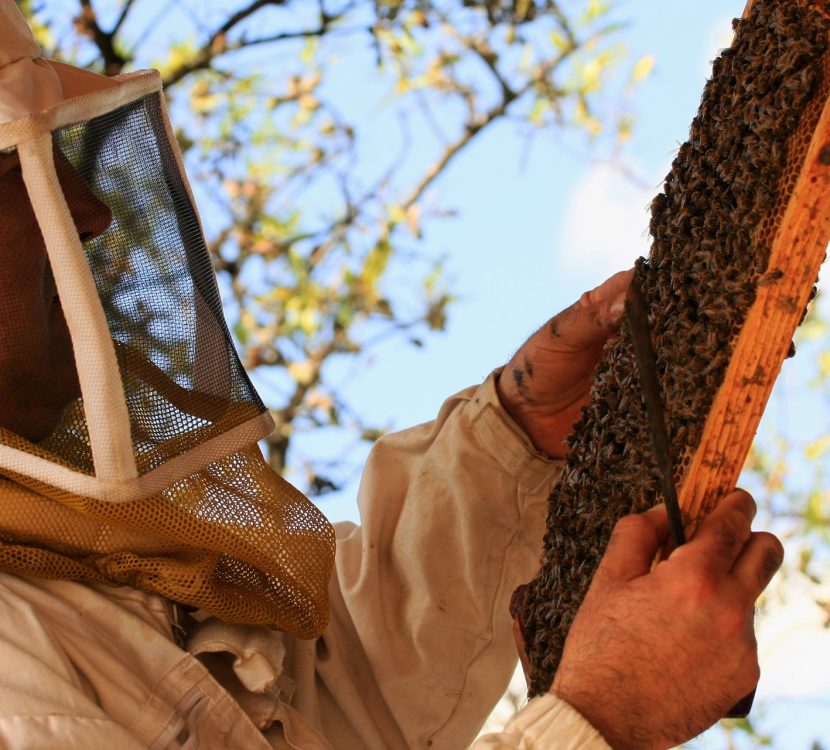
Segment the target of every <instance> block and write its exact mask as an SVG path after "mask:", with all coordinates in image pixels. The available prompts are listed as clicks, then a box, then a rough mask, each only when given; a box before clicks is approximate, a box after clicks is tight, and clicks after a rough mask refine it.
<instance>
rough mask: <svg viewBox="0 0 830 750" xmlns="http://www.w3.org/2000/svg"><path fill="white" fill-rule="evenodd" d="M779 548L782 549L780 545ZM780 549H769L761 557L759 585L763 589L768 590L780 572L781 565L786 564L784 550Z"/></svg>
mask: <svg viewBox="0 0 830 750" xmlns="http://www.w3.org/2000/svg"><path fill="white" fill-rule="evenodd" d="M778 547H780V543H779V545H778ZM778 547H768V548H767V549H765V550H764V553H763V554H762V555H761V563H760V565H759V568H758V583H759V584H760V586H761V588H766V586H767V585H768V584H769V582H770V581H771V580H772V579H773V576H774V575H775V574H776V573H777V572H778V569H779V568H780V567H781V563H783V562H784V554H783V548H781V549H779V548H778Z"/></svg>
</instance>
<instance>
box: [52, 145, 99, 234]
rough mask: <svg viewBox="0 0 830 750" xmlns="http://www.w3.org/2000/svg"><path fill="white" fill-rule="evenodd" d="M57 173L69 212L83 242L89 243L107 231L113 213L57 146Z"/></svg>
mask: <svg viewBox="0 0 830 750" xmlns="http://www.w3.org/2000/svg"><path fill="white" fill-rule="evenodd" d="M55 172H57V175H58V180H59V182H60V184H61V188H62V189H63V195H64V197H65V198H66V202H67V204H68V205H69V212H70V213H71V214H72V219H73V220H74V222H75V227H76V228H77V230H78V236H79V237H80V238H81V242H89V241H90V240H94V239H95V238H96V237H99V236H100V235H102V234H103V233H104V232H106V231H107V227H109V225H110V223H111V222H112V211H110V209H109V207H108V206H107V205H106V204H105V203H103V202H102V201H100V200H98V197H97V196H96V195H95V193H93V192H92V190H90V188H89V186H88V185H87V184H86V182H85V181H84V179H83V178H82V177H81V175H80V174H79V173H78V170H77V169H75V167H73V166H72V163H71V162H70V161H69V159H67V158H66V157H65V156H64V155H63V153H62V152H61V150H60V149H59V148H58V147H57V146H55Z"/></svg>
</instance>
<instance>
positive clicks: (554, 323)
mask: <svg viewBox="0 0 830 750" xmlns="http://www.w3.org/2000/svg"><path fill="white" fill-rule="evenodd" d="M633 275H634V269H630V270H628V271H620V272H619V273H616V274H614V275H613V276H611V277H610V278H609V279H607V280H606V281H604V282H603V283H602V284H600V285H599V286H598V287H596V288H595V289H592V290H591V291H590V292H585V294H583V295H582V296H581V297H580V298H579V300H578V301H577V302H576V303H575V304H573V305H571V306H570V307H569V308H568V309H567V310H564V311H563V312H561V313H559V315H557V316H556V317H554V318H553V320H551V322H550V327H549V330H550V333H551V334H552V335H553V337H554V338H557V339H561V340H562V342H563V343H564V344H567V346H568V347H569V348H571V349H573V350H579V349H581V348H584V347H587V346H591V345H593V344H596V343H597V342H602V341H605V340H606V339H607V338H608V337H609V335H610V334H612V333H614V332H615V331H616V330H617V329H618V328H619V325H620V320H621V319H622V315H623V312H624V309H625V293H626V291H627V290H628V287H629V285H630V283H631V278H632V276H633Z"/></svg>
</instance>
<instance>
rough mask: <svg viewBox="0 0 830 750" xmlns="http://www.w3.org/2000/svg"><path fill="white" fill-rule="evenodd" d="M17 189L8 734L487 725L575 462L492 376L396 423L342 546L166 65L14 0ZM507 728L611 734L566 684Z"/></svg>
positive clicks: (4, 24)
mask: <svg viewBox="0 0 830 750" xmlns="http://www.w3.org/2000/svg"><path fill="white" fill-rule="evenodd" d="M0 199H1V200H0V265H2V270H1V271H0V329H2V336H0V341H1V342H2V343H0V492H2V499H0V571H2V572H0V664H2V669H0V744H4V745H5V746H9V747H60V748H70V747H79V748H80V747H83V748H97V747H101V748H109V749H110V750H111V749H112V748H115V747H117V748H138V747H154V748H155V747H159V748H167V747H171V748H176V747H199V748H214V747H215V748H236V747H245V748H255V747H295V748H303V749H304V750H306V749H308V748H325V747H335V748H353V747H355V748H356V747H368V748H384V749H386V750H389V749H390V748H404V747H425V746H427V745H430V746H432V747H433V748H459V747H464V746H466V745H467V744H468V743H469V742H470V741H471V740H472V738H473V736H474V734H475V732H476V730H477V727H478V726H479V724H480V722H481V720H482V718H483V716H485V715H486V714H487V712H488V711H489V709H490V707H491V706H492V705H493V704H494V703H495V701H496V700H497V698H498V696H499V694H500V692H501V690H502V687H503V685H504V684H505V683H506V680H507V678H508V676H509V674H510V672H511V671H512V667H513V664H514V662H515V652H514V648H513V643H512V638H511V634H510V623H509V620H508V618H507V617H506V611H507V598H508V597H509V594H510V592H511V591H512V589H513V588H514V586H515V585H516V584H518V583H520V582H521V581H523V580H525V579H527V578H528V577H529V574H530V573H531V572H532V569H533V565H534V560H535V557H536V552H537V550H536V547H537V540H538V539H541V537H542V527H543V513H544V504H545V498H546V496H547V491H548V489H549V487H550V485H551V483H552V482H553V480H554V478H555V476H556V473H557V472H558V470H559V464H558V463H557V462H554V461H550V460H548V459H546V458H545V457H543V456H541V455H539V454H538V453H536V452H535V451H534V450H533V449H532V446H531V445H530V443H529V442H528V440H527V438H526V437H525V436H524V435H523V434H522V433H521V432H520V431H519V430H518V428H516V427H515V425H514V424H513V423H512V422H511V421H510V420H509V419H508V418H507V416H506V415H505V414H504V412H503V411H502V410H501V409H500V407H499V403H498V398H497V395H496V391H495V386H494V382H493V377H492V376H491V377H490V378H488V380H487V381H485V383H484V384H483V385H482V386H480V387H478V388H473V389H469V390H467V391H464V392H462V393H461V394H459V395H457V396H455V397H453V398H451V399H449V400H448V401H447V402H446V404H445V405H444V407H443V408H442V410H441V413H440V415H439V417H438V419H437V420H436V421H435V422H433V423H430V424H428V425H423V426H421V427H419V428H415V429H413V430H410V431H407V432H404V433H401V434H399V435H396V436H391V437H389V438H387V439H385V440H384V441H381V442H380V443H379V444H378V446H377V447H376V448H375V450H374V452H373V455H372V458H371V459H370V461H369V464H368V465H367V468H366V471H365V474H364V479H363V483H362V487H361V496H360V503H361V511H362V518H363V523H362V526H360V527H356V526H353V525H341V526H339V527H338V528H337V530H336V534H337V537H338V542H337V547H338V551H337V559H336V561H335V557H334V552H335V529H333V528H332V527H331V526H330V525H329V524H328V522H327V521H326V520H325V518H324V517H323V515H322V514H321V513H320V512H319V511H318V510H317V509H316V508H315V507H314V505H312V504H311V503H310V502H309V501H308V500H307V499H306V498H305V497H304V496H303V495H302V494H301V493H300V492H298V491H297V490H296V489H294V488H293V487H292V486H291V485H289V484H288V483H287V482H285V481H284V480H283V479H282V478H281V477H279V476H278V475H276V474H275V473H274V472H272V471H271V470H270V468H269V467H268V466H267V464H266V463H265V462H264V461H263V459H262V457H261V455H260V453H259V450H258V448H257V446H256V442H257V440H259V439H261V438H262V437H264V436H265V435H267V434H268V432H269V431H270V430H271V429H272V427H273V425H272V422H271V419H270V417H269V415H268V413H267V410H266V409H265V407H264V406H263V404H262V402H261V401H260V399H259V397H258V396H257V394H256V392H255V391H254V389H253V387H252V385H251V383H250V381H249V380H248V378H247V376H246V374H245V372H244V370H243V369H242V367H241V365H240V363H239V360H238V358H237V356H236V353H235V351H234V347H233V343H232V340H231V337H230V335H229V333H228V329H227V327H226V324H225V322H224V318H223V316H222V311H221V303H220V298H219V294H218V292H217V287H216V283H215V279H214V276H213V272H212V269H211V264H210V260H209V257H208V253H207V249H206V246H205V242H204V239H203V235H202V231H201V227H200V222H199V217H198V214H197V212H196V208H195V206H194V203H193V199H192V195H191V192H190V189H189V186H188V182H187V179H186V177H185V174H184V170H183V167H182V161H181V156H180V154H179V151H178V149H177V147H176V143H175V140H174V138H173V135H172V131H171V128H170V124H169V121H168V119H167V113H166V110H165V105H164V99H163V96H162V93H161V88H160V77H159V75H158V74H157V73H156V72H153V71H145V72H138V73H131V74H128V75H123V76H117V77H115V78H113V79H108V78H104V77H102V76H98V75H95V74H92V73H89V72H86V71H82V70H79V69H76V68H73V67H70V66H67V65H63V64H60V63H58V62H54V61H48V60H45V59H43V58H42V57H41V55H40V50H39V48H38V46H37V45H36V43H35V42H34V40H33V39H32V36H31V33H30V32H29V29H28V27H27V25H26V23H25V21H24V19H23V17H22V15H21V14H20V13H19V11H18V10H17V7H16V6H15V4H14V2H12V0H0ZM333 570H334V575H332V571H333ZM569 722H571V723H569ZM563 727H565V728H566V729H565V730H564V735H563V734H562V732H563ZM568 727H570V728H569V729H568ZM509 731H510V732H512V734H510V733H509V732H508V734H505V735H498V736H497V737H496V739H492V738H491V739H490V740H486V741H481V742H489V743H495V744H489V745H487V746H492V747H513V746H515V747H519V746H520V745H519V744H518V743H519V742H520V741H522V740H521V738H522V737H525V738H527V737H531V736H532V737H536V738H537V739H539V740H540V741H541V740H543V739H545V738H546V737H547V738H548V739H551V738H553V736H554V735H553V734H548V735H546V734H545V733H546V732H547V733H551V732H553V733H555V734H556V736H564V737H566V738H569V739H568V742H571V740H573V739H574V738H576V740H579V738H580V737H582V736H584V738H589V739H586V740H585V741H586V742H587V741H590V742H601V741H600V740H598V736H597V735H596V733H595V732H593V730H591V729H590V727H588V726H587V725H585V723H584V722H583V721H582V720H581V719H580V717H578V716H577V715H575V712H573V711H572V710H571V709H569V708H568V707H567V706H566V705H564V704H561V703H560V702H557V701H556V699H554V698H552V697H550V698H549V699H548V698H545V699H539V700H537V701H534V702H532V703H531V705H530V706H529V707H528V708H527V709H525V710H524V712H521V713H520V714H519V715H518V716H517V717H516V718H515V719H514V720H513V723H512V724H511V729H510V730H509ZM580 732H582V733H583V734H582V735H580V734H579V733H580ZM511 738H512V739H511ZM576 740H574V741H576ZM513 742H515V743H516V744H515V745H514V744H505V743H513ZM482 746H484V745H482ZM566 746H567V747H571V746H572V747H583V746H584V747H588V746H589V745H582V744H573V745H571V744H568V745H562V747H566ZM590 746H594V745H590ZM596 746H602V745H601V744H599V745H596Z"/></svg>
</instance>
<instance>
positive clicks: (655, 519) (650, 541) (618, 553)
mask: <svg viewBox="0 0 830 750" xmlns="http://www.w3.org/2000/svg"><path fill="white" fill-rule="evenodd" d="M668 535H669V519H668V514H667V513H666V506H665V505H663V504H660V505H655V506H654V507H653V508H651V509H650V510H647V511H646V512H645V513H638V514H635V515H630V516H625V517H624V518H621V519H620V520H619V521H617V525H616V526H614V531H613V532H612V533H611V539H610V540H609V541H608V547H607V549H606V550H605V555H604V556H603V558H602V561H601V562H600V564H599V568H597V574H602V575H603V576H604V577H606V578H609V579H611V580H615V581H619V582H625V581H631V580H633V579H634V578H639V577H640V576H644V575H646V574H647V573H648V572H649V571H650V570H651V565H652V563H653V562H654V558H655V556H656V555H657V552H658V551H659V550H660V549H661V548H662V547H663V545H664V544H665V542H666V539H667V538H668Z"/></svg>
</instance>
